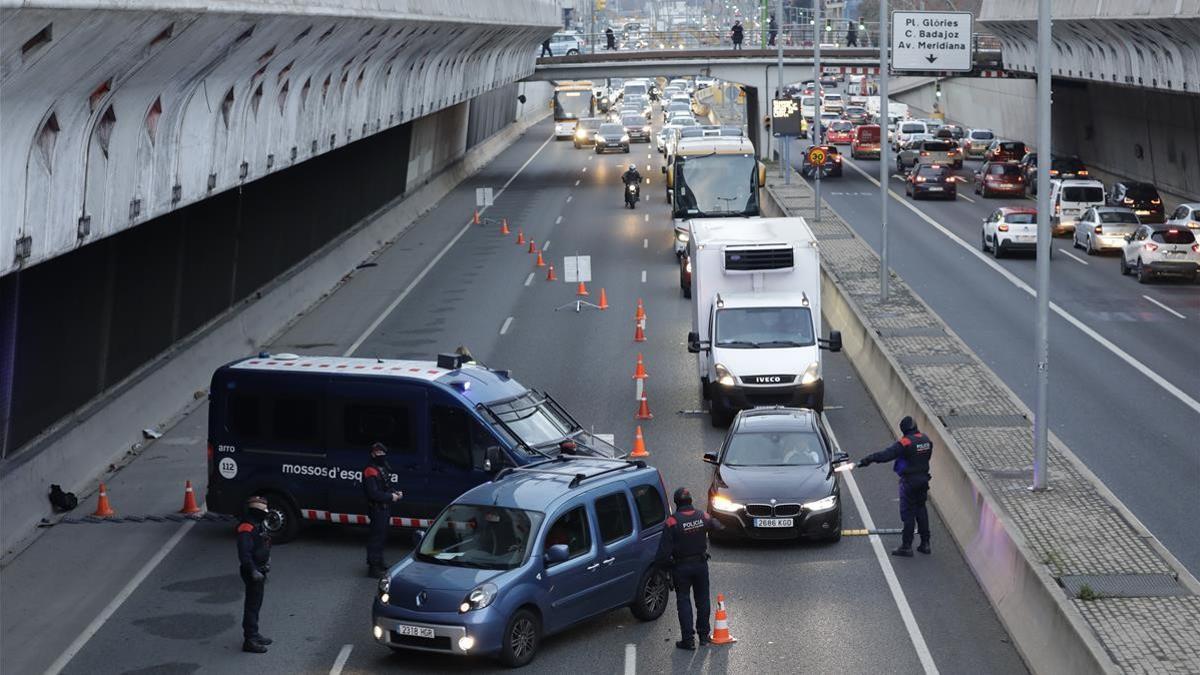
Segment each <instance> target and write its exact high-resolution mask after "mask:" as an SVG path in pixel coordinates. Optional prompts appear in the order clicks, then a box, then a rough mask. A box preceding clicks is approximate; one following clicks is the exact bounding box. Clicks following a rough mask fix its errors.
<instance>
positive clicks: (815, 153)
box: [808, 145, 825, 173]
mask: <svg viewBox="0 0 1200 675" xmlns="http://www.w3.org/2000/svg"><path fill="white" fill-rule="evenodd" d="M808 163H809V164H811V165H813V166H814V167H816V170H817V172H818V173H819V172H820V170H821V167H822V166H824V165H825V148H822V147H821V146H819V145H814V146H812V147H811V148H809V149H808Z"/></svg>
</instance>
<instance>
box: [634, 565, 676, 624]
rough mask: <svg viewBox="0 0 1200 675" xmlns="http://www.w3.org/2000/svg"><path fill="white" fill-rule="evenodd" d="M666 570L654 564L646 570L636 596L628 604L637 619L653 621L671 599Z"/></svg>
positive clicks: (669, 583) (669, 582)
mask: <svg viewBox="0 0 1200 675" xmlns="http://www.w3.org/2000/svg"><path fill="white" fill-rule="evenodd" d="M670 579H671V578H670V576H669V575H668V574H667V572H666V570H664V569H662V568H661V567H659V566H657V565H655V566H653V567H651V568H650V569H648V570H646V574H645V576H643V577H642V583H640V584H638V590H637V597H636V598H634V600H633V604H631V605H629V611H631V612H633V615H634V616H635V617H637V619H638V620H639V621H654V620H655V619H657V618H658V617H660V616H662V615H663V612H664V611H666V609H667V602H668V601H669V600H670V599H671V580H670Z"/></svg>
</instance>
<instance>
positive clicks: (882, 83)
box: [879, 0, 892, 302]
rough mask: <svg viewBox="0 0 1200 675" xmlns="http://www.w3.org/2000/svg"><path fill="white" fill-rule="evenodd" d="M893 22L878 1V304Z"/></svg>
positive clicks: (884, 247) (883, 266) (883, 271)
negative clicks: (891, 25) (889, 59)
mask: <svg viewBox="0 0 1200 675" xmlns="http://www.w3.org/2000/svg"><path fill="white" fill-rule="evenodd" d="M890 23H891V17H890V16H888V0H879V228H880V236H881V239H880V242H881V243H880V244H879V301H880V302H887V300H888V281H889V280H890V275H889V273H888V219H887V212H888V208H887V207H888V199H890V198H891V196H890V195H889V194H888V192H889V188H891V182H890V180H891V179H890V174H891V171H890V170H889V169H888V165H889V164H890V162H889V160H888V154H889V153H888V150H890V149H891V145H889V143H888V121H889V120H891V117H892V111H891V106H890V105H889V104H888V49H889V48H890V47H891V46H892V41H891V40H890V39H889V38H888V28H889V27H890V26H889V24H890Z"/></svg>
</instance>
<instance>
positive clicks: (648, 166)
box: [646, 164, 650, 183]
mask: <svg viewBox="0 0 1200 675" xmlns="http://www.w3.org/2000/svg"><path fill="white" fill-rule="evenodd" d="M646 170H647V171H649V170H650V165H649V164H647V165H646ZM646 182H647V183H649V182H650V180H649V179H647V180H646Z"/></svg>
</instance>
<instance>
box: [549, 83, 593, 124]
mask: <svg viewBox="0 0 1200 675" xmlns="http://www.w3.org/2000/svg"><path fill="white" fill-rule="evenodd" d="M592 100H593V95H592V92H591V90H590V89H572V90H560V91H556V92H554V120H555V121H556V122H559V121H563V120H575V119H579V118H580V117H591V116H592Z"/></svg>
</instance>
